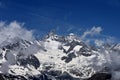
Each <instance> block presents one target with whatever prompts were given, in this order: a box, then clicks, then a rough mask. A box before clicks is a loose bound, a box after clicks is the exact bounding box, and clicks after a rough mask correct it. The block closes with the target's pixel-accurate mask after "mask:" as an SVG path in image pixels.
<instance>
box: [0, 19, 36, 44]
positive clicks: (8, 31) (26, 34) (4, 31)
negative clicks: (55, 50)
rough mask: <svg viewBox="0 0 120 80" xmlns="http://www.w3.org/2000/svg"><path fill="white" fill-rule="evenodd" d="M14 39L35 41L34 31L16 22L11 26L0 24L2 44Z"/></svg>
mask: <svg viewBox="0 0 120 80" xmlns="http://www.w3.org/2000/svg"><path fill="white" fill-rule="evenodd" d="M14 38H20V39H24V40H34V37H33V31H30V30H27V29H25V28H23V24H21V23H18V22H16V21H13V22H11V23H9V24H7V23H5V22H0V44H1V43H2V42H3V41H6V40H9V39H14Z"/></svg>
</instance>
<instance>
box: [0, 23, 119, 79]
mask: <svg viewBox="0 0 120 80" xmlns="http://www.w3.org/2000/svg"><path fill="white" fill-rule="evenodd" d="M1 26H5V25H4V23H3V25H1ZM9 27H12V28H10V30H9ZM14 29H15V30H17V31H19V30H21V31H22V32H23V33H24V36H22V35H23V33H19V34H16V32H15V33H12V32H13V30H14ZM93 30H94V29H93ZM1 31H2V32H3V31H8V32H11V35H10V36H9V35H8V34H5V35H4V37H3V39H2V40H1V41H0V73H1V74H11V75H15V76H17V75H19V76H24V77H25V78H28V77H29V76H36V75H37V76H38V75H41V74H44V76H46V75H47V76H49V77H50V78H52V79H53V80H55V78H56V77H57V78H58V77H59V76H63V74H64V75H66V74H67V75H68V74H69V75H70V76H72V77H74V78H76V79H86V78H90V77H91V76H92V75H95V74H96V73H100V72H101V73H110V74H112V79H113V80H120V77H119V75H120V63H119V60H120V44H111V45H109V46H106V45H104V44H103V43H102V44H100V45H99V47H98V46H94V48H93V46H91V45H89V44H86V43H85V42H84V41H83V40H82V39H81V38H79V37H77V36H76V35H74V34H72V33H71V34H69V35H68V36H58V35H56V34H54V33H50V34H48V35H47V36H46V37H45V38H44V39H43V40H35V39H34V38H33V37H32V34H31V32H29V31H26V29H22V28H21V27H20V25H18V24H17V23H16V22H13V23H11V24H10V25H8V26H6V27H5V28H1ZM2 32H0V36H1V35H2ZM27 35H28V36H27ZM86 35H88V33H87V34H85V36H86ZM2 36H3V35H2ZM26 36H27V37H26ZM85 36H83V37H85ZM97 42H98V41H97ZM88 80H89V79H88Z"/></svg>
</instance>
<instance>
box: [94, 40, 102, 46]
mask: <svg viewBox="0 0 120 80" xmlns="http://www.w3.org/2000/svg"><path fill="white" fill-rule="evenodd" d="M95 44H96V46H102V45H103V44H104V41H102V40H98V39H96V40H95Z"/></svg>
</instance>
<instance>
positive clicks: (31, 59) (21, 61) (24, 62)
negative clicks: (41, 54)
mask: <svg viewBox="0 0 120 80" xmlns="http://www.w3.org/2000/svg"><path fill="white" fill-rule="evenodd" d="M18 63H19V64H20V65H23V66H26V65H27V64H29V65H33V66H34V67H35V68H36V69H37V68H38V67H39V66H40V62H39V60H38V59H37V58H36V57H35V56H34V55H30V56H28V57H27V58H26V59H18Z"/></svg>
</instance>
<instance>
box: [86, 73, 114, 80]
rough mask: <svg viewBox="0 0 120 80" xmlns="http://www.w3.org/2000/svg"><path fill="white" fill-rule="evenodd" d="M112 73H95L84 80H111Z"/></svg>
mask: <svg viewBox="0 0 120 80" xmlns="http://www.w3.org/2000/svg"><path fill="white" fill-rule="evenodd" d="M111 77H112V75H111V74H110V73H96V74H94V75H93V76H92V77H90V78H88V79H85V80H111Z"/></svg>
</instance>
